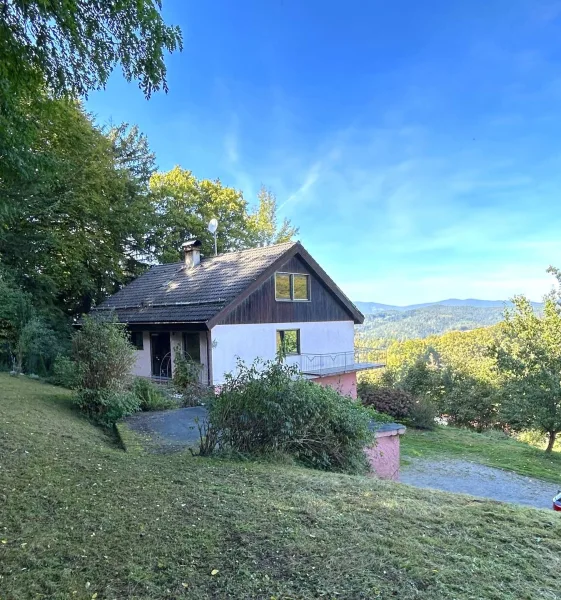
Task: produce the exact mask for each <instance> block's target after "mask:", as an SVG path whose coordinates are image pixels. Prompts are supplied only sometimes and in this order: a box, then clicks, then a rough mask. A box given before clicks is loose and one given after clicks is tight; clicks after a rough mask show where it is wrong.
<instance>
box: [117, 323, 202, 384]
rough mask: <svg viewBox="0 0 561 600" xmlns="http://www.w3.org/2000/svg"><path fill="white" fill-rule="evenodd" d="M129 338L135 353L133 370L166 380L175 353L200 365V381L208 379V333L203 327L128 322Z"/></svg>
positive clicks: (159, 379)
mask: <svg viewBox="0 0 561 600" xmlns="http://www.w3.org/2000/svg"><path fill="white" fill-rule="evenodd" d="M129 331H130V334H131V342H132V343H133V345H134V346H135V347H136V351H137V356H136V362H135V365H134V367H133V374H134V375H137V376H139V377H147V378H150V379H152V380H155V381H162V382H165V381H169V380H170V379H171V378H172V377H173V368H174V362H175V359H176V356H177V354H178V353H181V354H182V355H183V356H184V357H185V358H186V359H188V360H189V361H192V362H193V363H196V364H198V365H200V374H199V381H200V383H201V384H205V385H208V384H209V383H210V369H209V365H210V352H209V347H210V339H209V338H210V333H209V331H208V330H206V329H203V328H202V327H199V328H197V327H192V326H190V327H185V326H174V328H173V329H171V328H164V327H158V326H154V325H129Z"/></svg>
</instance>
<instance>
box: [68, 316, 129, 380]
mask: <svg viewBox="0 0 561 600" xmlns="http://www.w3.org/2000/svg"><path fill="white" fill-rule="evenodd" d="M72 352H73V356H74V359H75V360H76V362H77V363H78V366H79V370H80V388H83V389H87V390H103V389H108V390H121V389H125V388H127V387H129V383H130V381H131V371H132V367H133V365H134V363H135V360H136V351H135V348H134V346H133V345H132V344H131V343H130V341H129V334H128V332H127V329H126V327H125V325H123V324H121V323H117V321H116V320H115V318H114V317H113V318H112V319H100V318H94V317H87V316H86V317H84V320H83V323H82V327H81V329H80V330H79V331H78V332H76V334H75V335H74V338H73V340H72Z"/></svg>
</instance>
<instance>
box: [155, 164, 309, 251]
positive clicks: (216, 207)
mask: <svg viewBox="0 0 561 600" xmlns="http://www.w3.org/2000/svg"><path fill="white" fill-rule="evenodd" d="M150 189H151V191H152V194H153V196H154V202H155V207H156V214H157V222H156V226H155V227H154V229H153V230H152V232H151V234H150V236H149V243H148V247H149V249H150V252H152V253H153V254H154V255H155V256H156V257H157V258H158V260H160V261H161V262H175V261H176V260H178V258H179V251H180V248H181V244H182V242H184V241H185V240H186V239H189V238H197V239H199V240H201V241H202V242H203V246H202V251H203V253H204V254H206V255H207V256H210V255H212V254H213V253H214V241H213V237H212V235H211V234H210V233H209V231H208V229H207V226H208V223H209V221H210V219H212V218H215V219H218V223H219V225H218V228H219V229H218V236H217V246H218V252H228V251H231V250H239V249H242V248H250V247H255V246H263V245H268V244H271V243H279V242H285V241H288V240H290V239H292V237H293V236H294V235H295V234H296V233H297V232H298V229H296V228H295V227H293V226H292V225H291V223H290V221H288V220H287V219H285V220H284V221H283V223H282V224H281V225H280V227H279V226H278V223H277V205H276V199H275V197H274V195H273V194H272V193H271V192H268V191H267V190H265V189H262V190H261V192H260V194H259V197H258V205H257V207H256V208H255V210H254V211H252V210H251V209H250V208H249V205H248V203H247V201H246V200H245V199H244V197H243V194H242V192H241V191H239V190H236V189H234V188H231V187H227V186H224V185H222V183H221V182H220V180H216V181H210V180H208V179H197V178H196V177H195V176H194V175H193V173H191V171H187V170H185V169H182V168H181V167H174V168H173V169H172V170H171V171H168V172H167V173H156V174H155V175H153V176H152V179H151V180H150Z"/></svg>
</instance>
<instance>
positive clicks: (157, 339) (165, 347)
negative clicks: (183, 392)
mask: <svg viewBox="0 0 561 600" xmlns="http://www.w3.org/2000/svg"><path fill="white" fill-rule="evenodd" d="M169 338H170V335H169V331H168V332H167V333H151V334H150V351H151V353H152V377H171V344H170V339H169Z"/></svg>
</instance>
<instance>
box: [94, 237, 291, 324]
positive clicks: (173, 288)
mask: <svg viewBox="0 0 561 600" xmlns="http://www.w3.org/2000/svg"><path fill="white" fill-rule="evenodd" d="M297 244H298V242H286V243H284V244H276V245H274V246H266V247H264V248H251V249H249V250H241V251H239V252H227V253H225V254H219V255H218V256H213V257H211V258H206V259H204V258H203V259H202V260H201V262H200V264H199V265H197V266H196V267H193V268H190V269H186V268H185V264H184V263H183V262H180V263H173V264H166V265H156V266H153V267H151V268H150V270H149V271H147V272H146V273H144V274H143V275H141V276H140V277H138V278H137V279H135V280H134V281H133V282H131V283H130V284H129V285H127V286H126V287H124V288H123V289H122V290H120V291H119V292H117V293H116V294H115V295H113V296H111V297H110V298H108V299H107V300H105V302H103V303H102V304H100V305H99V306H98V307H96V308H95V309H93V311H92V312H93V313H96V312H99V311H103V310H112V309H114V310H115V312H116V313H117V317H118V319H119V321H121V322H126V323H185V322H205V321H208V320H209V319H210V318H212V317H213V316H215V315H216V314H217V313H219V312H220V311H221V310H222V309H223V308H225V307H226V306H227V305H228V304H230V303H231V302H232V301H233V300H234V299H235V298H236V297H237V296H239V295H240V294H241V293H242V292H243V291H244V290H246V289H247V288H248V287H249V286H250V285H251V284H252V283H253V282H255V281H256V280H257V279H258V278H259V277H260V276H261V274H262V273H263V272H264V271H265V270H266V269H267V268H268V267H270V266H271V265H273V264H274V263H275V262H276V261H277V260H278V259H279V258H281V257H282V256H283V255H284V254H286V253H287V251H288V250H290V249H291V248H293V247H294V246H295V245H297ZM298 245H299V244H298Z"/></svg>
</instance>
